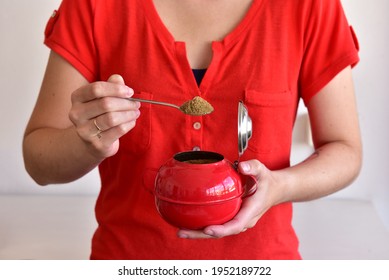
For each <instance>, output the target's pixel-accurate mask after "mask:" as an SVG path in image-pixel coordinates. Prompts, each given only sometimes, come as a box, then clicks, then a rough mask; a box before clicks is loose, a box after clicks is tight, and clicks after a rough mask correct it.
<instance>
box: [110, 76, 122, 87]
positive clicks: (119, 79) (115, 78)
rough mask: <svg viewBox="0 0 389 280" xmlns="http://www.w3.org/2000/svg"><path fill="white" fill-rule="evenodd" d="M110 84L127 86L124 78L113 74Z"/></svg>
mask: <svg viewBox="0 0 389 280" xmlns="http://www.w3.org/2000/svg"><path fill="white" fill-rule="evenodd" d="M108 82H110V83H115V84H120V85H125V83H124V79H123V77H122V76H120V75H119V74H113V75H112V76H111V77H109V78H108Z"/></svg>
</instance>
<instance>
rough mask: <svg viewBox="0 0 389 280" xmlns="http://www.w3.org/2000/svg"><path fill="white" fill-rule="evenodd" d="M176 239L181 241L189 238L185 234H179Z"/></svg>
mask: <svg viewBox="0 0 389 280" xmlns="http://www.w3.org/2000/svg"><path fill="white" fill-rule="evenodd" d="M178 237H179V238H183V239H188V238H189V236H188V235H187V234H185V233H179V234H178Z"/></svg>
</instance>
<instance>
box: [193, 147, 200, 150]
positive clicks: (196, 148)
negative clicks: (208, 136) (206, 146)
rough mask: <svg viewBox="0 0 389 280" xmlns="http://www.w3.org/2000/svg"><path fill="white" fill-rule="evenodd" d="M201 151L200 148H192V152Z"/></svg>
mask: <svg viewBox="0 0 389 280" xmlns="http://www.w3.org/2000/svg"><path fill="white" fill-rule="evenodd" d="M200 150H201V149H200V147H199V146H195V147H193V151H200Z"/></svg>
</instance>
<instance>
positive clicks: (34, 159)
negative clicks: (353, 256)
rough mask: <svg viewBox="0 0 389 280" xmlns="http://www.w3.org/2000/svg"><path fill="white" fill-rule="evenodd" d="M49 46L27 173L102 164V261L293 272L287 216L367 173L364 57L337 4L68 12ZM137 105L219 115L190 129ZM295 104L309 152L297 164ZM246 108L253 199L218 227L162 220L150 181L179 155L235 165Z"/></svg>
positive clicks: (183, 4) (98, 248)
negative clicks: (209, 109)
mask: <svg viewBox="0 0 389 280" xmlns="http://www.w3.org/2000/svg"><path fill="white" fill-rule="evenodd" d="M45 35H46V38H45V43H46V45H47V46H48V47H49V48H51V50H52V51H51V54H50V58H49V61H48V64H47V70H46V74H45V77H44V80H43V83H42V88H41V91H40V94H39V98H38V100H37V104H36V106H35V109H34V111H33V114H32V116H31V119H30V122H29V124H28V126H27V129H26V133H25V137H24V146H23V147H24V157H25V164H26V169H27V170H28V172H29V173H30V175H31V176H32V177H33V178H34V179H35V180H36V182H37V183H39V184H41V185H46V184H54V183H64V182H71V181H73V180H76V179H78V178H80V177H82V176H83V175H85V174H86V173H88V172H89V171H90V170H92V169H93V168H95V167H97V166H98V167H99V171H100V176H101V182H102V186H101V192H100V194H99V197H98V200H97V204H96V218H97V221H98V224H99V226H98V228H97V230H96V232H95V234H94V237H93V240H92V253H91V258H92V259H299V258H301V257H300V255H299V252H298V239H297V237H296V235H295V233H294V230H293V228H292V226H291V219H292V204H291V203H292V202H297V201H308V200H312V199H317V198H320V197H323V196H326V195H328V194H331V193H334V192H336V191H338V190H340V189H341V188H343V187H345V186H347V185H348V184H350V183H351V182H352V181H353V179H354V178H355V177H356V176H357V174H358V173H359V170H360V166H361V141H360V134H359V127H358V118H357V113H356V105H355V100H354V91H353V82H352V77H351V67H352V66H354V65H355V64H356V63H357V62H358V59H359V58H358V51H357V42H356V39H355V36H353V33H352V31H351V30H350V28H349V25H348V23H347V20H346V18H345V16H344V13H343V10H342V7H341V4H340V2H339V1H338V0H333V1H325V0H304V1H301V0H287V1H285V0H272V1H266V0H254V1H249V0H244V1H242V0H229V1H225V0H214V1H203V0H202V1H181V0H154V1H152V0H145V1H137V0H120V1H119V0H118V1H108V0H94V1H93V0H83V1H75V0H64V1H63V2H62V4H61V7H60V9H59V10H58V11H56V12H55V13H54V14H53V16H52V17H51V19H50V20H49V22H48V25H47V27H46V31H45ZM199 72H200V74H199ZM201 73H202V74H203V75H202V74H201ZM194 74H195V75H194ZM196 78H197V79H196ZM196 81H197V83H196ZM131 96H134V97H140V98H147V99H155V100H161V101H167V102H171V103H175V104H182V103H183V102H184V101H186V100H189V99H192V98H193V97H195V96H201V97H203V98H204V99H206V100H207V101H208V102H209V103H211V104H212V105H213V107H214V108H215V111H214V112H213V113H212V114H210V115H206V116H185V115H184V114H182V113H180V112H179V111H177V110H173V109H169V108H164V107H160V106H152V105H151V106H150V105H149V104H142V105H141V104H139V103H138V102H133V101H129V100H127V99H126V98H128V97H131ZM300 98H301V99H302V100H303V102H304V103H305V105H306V106H307V108H308V112H309V118H310V121H311V126H312V134H313V141H314V145H315V153H314V154H313V155H312V156H311V157H309V158H308V159H307V160H305V161H304V162H302V163H300V164H298V165H296V166H290V161H289V157H290V149H291V135H292V129H293V123H294V120H295V115H296V110H297V105H298V102H299V99H300ZM239 100H243V101H244V103H245V105H246V106H247V108H248V110H249V113H250V116H251V118H252V120H253V131H254V133H253V136H252V138H251V140H250V142H249V146H248V149H247V150H246V151H245V153H244V155H243V157H242V158H241V162H240V165H239V169H240V171H241V172H242V173H244V174H248V175H253V176H255V177H256V178H257V179H258V182H259V183H258V190H257V192H256V193H255V194H254V195H252V196H250V197H248V198H246V199H245V200H244V203H243V206H242V208H241V210H240V211H239V213H238V214H237V215H236V216H235V217H234V218H233V219H232V220H231V221H229V222H227V223H225V224H223V225H212V226H209V227H206V228H205V229H203V230H199V231H191V230H185V229H178V230H177V229H175V228H173V227H172V226H170V225H168V224H167V223H166V222H164V221H163V220H162V219H161V218H160V217H159V216H158V213H157V212H156V210H155V206H154V199H153V195H152V192H151V189H152V187H153V180H154V178H155V175H156V172H157V170H158V168H159V166H161V165H162V164H163V163H164V162H165V161H166V160H167V159H169V158H171V157H172V155H174V154H175V153H177V152H180V151H185V150H192V149H197V150H198V149H201V150H210V151H215V152H218V153H220V154H223V155H224V156H225V157H226V158H227V159H229V160H231V161H233V160H235V159H236V158H237V142H236V141H237V139H235V138H236V117H234V116H236V109H237V103H238V101H239ZM222 135H224V137H221V136H222ZM225 135H228V137H229V138H228V141H226V140H225Z"/></svg>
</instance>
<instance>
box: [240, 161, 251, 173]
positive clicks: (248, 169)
mask: <svg viewBox="0 0 389 280" xmlns="http://www.w3.org/2000/svg"><path fill="white" fill-rule="evenodd" d="M240 168H242V170H243V171H244V172H248V171H250V165H249V164H247V163H245V162H241V163H240Z"/></svg>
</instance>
